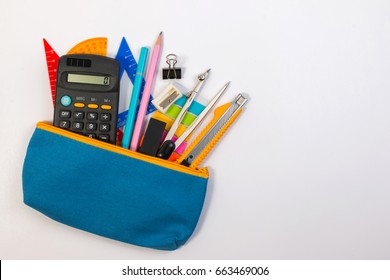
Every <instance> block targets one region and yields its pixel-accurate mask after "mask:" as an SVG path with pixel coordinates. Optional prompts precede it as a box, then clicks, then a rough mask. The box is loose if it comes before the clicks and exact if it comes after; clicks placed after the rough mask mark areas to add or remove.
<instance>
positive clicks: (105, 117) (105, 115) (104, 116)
mask: <svg viewBox="0 0 390 280" xmlns="http://www.w3.org/2000/svg"><path fill="white" fill-rule="evenodd" d="M100 120H101V121H103V122H109V121H111V114H109V113H102V114H100Z"/></svg>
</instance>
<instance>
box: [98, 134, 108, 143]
mask: <svg viewBox="0 0 390 280" xmlns="http://www.w3.org/2000/svg"><path fill="white" fill-rule="evenodd" d="M99 139H100V140H103V141H106V142H110V135H107V134H100V135H99Z"/></svg>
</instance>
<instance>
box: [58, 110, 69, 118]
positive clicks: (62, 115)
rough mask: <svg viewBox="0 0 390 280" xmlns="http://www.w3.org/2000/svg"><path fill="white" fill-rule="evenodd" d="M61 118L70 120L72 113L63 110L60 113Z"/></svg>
mask: <svg viewBox="0 0 390 280" xmlns="http://www.w3.org/2000/svg"><path fill="white" fill-rule="evenodd" d="M60 118H61V119H69V118H70V111H65V110H61V111H60Z"/></svg>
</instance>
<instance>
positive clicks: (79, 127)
mask: <svg viewBox="0 0 390 280" xmlns="http://www.w3.org/2000/svg"><path fill="white" fill-rule="evenodd" d="M72 128H73V129H74V130H83V128H84V124H83V123H82V122H74V123H73V125H72Z"/></svg>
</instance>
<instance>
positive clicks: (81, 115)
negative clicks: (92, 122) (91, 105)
mask: <svg viewBox="0 0 390 280" xmlns="http://www.w3.org/2000/svg"><path fill="white" fill-rule="evenodd" d="M73 117H74V118H75V119H79V120H82V119H84V112H80V111H75V112H74V113H73Z"/></svg>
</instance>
